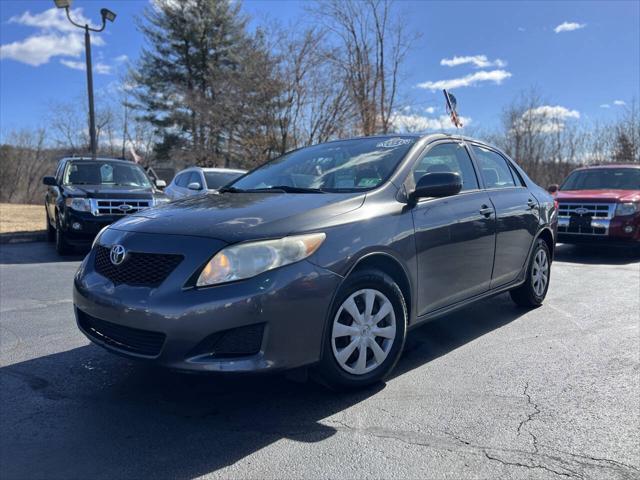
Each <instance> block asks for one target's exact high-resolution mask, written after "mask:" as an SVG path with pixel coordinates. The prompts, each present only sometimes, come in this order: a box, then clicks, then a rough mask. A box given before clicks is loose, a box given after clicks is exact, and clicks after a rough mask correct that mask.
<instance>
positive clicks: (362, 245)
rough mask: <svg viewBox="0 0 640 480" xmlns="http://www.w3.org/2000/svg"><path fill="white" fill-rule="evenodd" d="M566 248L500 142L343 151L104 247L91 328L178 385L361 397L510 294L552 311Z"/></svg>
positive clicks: (400, 144) (137, 218)
mask: <svg viewBox="0 0 640 480" xmlns="http://www.w3.org/2000/svg"><path fill="white" fill-rule="evenodd" d="M555 235H556V213H555V207H554V201H553V198H552V197H551V196H550V195H549V194H548V193H547V192H545V191H544V190H543V189H541V188H539V187H538V186H537V185H535V184H534V183H533V182H532V181H531V180H530V179H529V177H527V175H526V173H525V172H524V171H523V170H522V169H521V168H520V167H518V165H516V164H515V163H514V162H513V161H512V160H511V159H510V158H508V157H507V156H506V155H505V154H504V153H502V152H500V151H499V150H498V149H496V148H494V147H491V146H489V145H487V144H485V143H482V142H479V141H477V140H473V139H470V138H461V137H458V136H456V137H452V136H446V135H428V136H417V135H416V136H411V135H399V136H398V135H396V136H381V137H366V138H357V139H352V140H344V141H335V142H330V143H325V144H321V145H315V146H312V147H307V148H303V149H300V150H296V151H293V152H290V153H288V154H286V155H284V156H282V157H280V158H278V159H276V160H273V161H271V162H269V163H267V164H265V165H263V166H261V167H259V168H257V169H255V170H253V171H252V172H250V173H248V174H246V175H245V176H243V177H241V178H240V179H238V180H237V181H235V182H234V183H233V184H232V185H231V186H228V187H226V188H224V189H223V190H221V191H220V193H219V194H211V195H206V196H200V197H193V198H188V199H185V200H180V201H177V202H174V203H170V204H166V205H163V206H160V207H158V208H153V209H149V210H144V211H141V212H139V213H136V214H134V215H130V216H127V217H126V218H123V219H122V220H120V221H118V222H116V223H115V224H113V225H111V226H109V227H107V228H106V229H104V230H103V231H101V233H100V234H99V235H98V237H97V238H96V240H95V242H94V245H93V248H92V250H91V252H90V253H89V254H88V255H87V257H86V258H85V259H84V261H83V262H82V265H81V266H80V269H79V271H78V273H77V275H76V277H75V282H74V283H75V288H74V303H75V312H76V318H77V322H78V326H79V328H80V329H81V330H82V332H84V334H85V335H87V337H89V339H91V340H92V341H93V342H95V343H97V344H98V345H101V346H103V347H104V348H106V349H108V350H110V351H113V352H115V353H119V354H121V355H125V356H128V357H132V358H139V359H147V360H151V361H153V362H156V363H158V364H161V365H164V366H167V367H170V368H175V369H181V370H189V371H204V372H259V371H265V372H266V371H276V370H283V369H293V368H297V367H303V366H310V367H311V372H312V373H313V374H314V375H316V376H317V377H318V378H320V379H321V380H322V381H323V382H324V383H325V384H328V385H330V386H333V387H336V388H349V387H359V386H364V385H367V384H370V383H372V382H375V381H378V380H380V379H382V378H383V377H384V376H385V375H387V374H388V373H389V372H390V371H391V370H392V368H393V367H394V365H395V363H396V362H397V361H398V358H399V357H400V354H401V352H402V348H403V345H404V341H405V336H406V334H407V330H408V329H410V328H412V327H414V326H416V325H419V324H420V323H422V322H425V321H427V320H429V319H432V318H434V317H436V316H439V315H442V314H444V313H447V312H450V311H451V310H453V309H455V308H459V307H462V306H465V305H468V304H469V303H471V302H475V301H477V300H480V299H482V298H485V297H487V296H490V295H495V294H497V293H500V292H505V291H509V292H510V293H511V296H512V298H513V300H514V301H515V302H516V303H517V304H518V305H520V306H525V307H535V306H537V305H540V304H541V303H542V301H543V299H544V297H545V295H546V293H547V289H548V287H549V278H550V267H551V261H552V258H553V250H554V243H555V240H554V239H555Z"/></svg>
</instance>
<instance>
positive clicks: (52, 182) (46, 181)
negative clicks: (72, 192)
mask: <svg viewBox="0 0 640 480" xmlns="http://www.w3.org/2000/svg"><path fill="white" fill-rule="evenodd" d="M42 184H43V185H47V186H48V187H55V186H56V185H57V184H58V182H56V178H55V177H43V178H42Z"/></svg>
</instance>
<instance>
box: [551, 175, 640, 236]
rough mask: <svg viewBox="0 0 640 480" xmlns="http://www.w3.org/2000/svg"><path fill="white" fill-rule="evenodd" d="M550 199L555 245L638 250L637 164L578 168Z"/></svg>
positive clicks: (639, 185)
mask: <svg viewBox="0 0 640 480" xmlns="http://www.w3.org/2000/svg"><path fill="white" fill-rule="evenodd" d="M554 196H555V199H556V202H557V203H558V241H559V242H561V243H588V242H591V243H594V242H606V243H616V244H624V245H631V246H635V247H636V248H640V165H613V164H612V165H598V166H592V167H584V168H578V169H576V170H574V171H573V172H571V173H570V174H569V176H568V177H567V178H566V180H565V181H564V183H563V184H562V185H561V186H560V188H559V189H558V190H557V191H556V192H555V193H554Z"/></svg>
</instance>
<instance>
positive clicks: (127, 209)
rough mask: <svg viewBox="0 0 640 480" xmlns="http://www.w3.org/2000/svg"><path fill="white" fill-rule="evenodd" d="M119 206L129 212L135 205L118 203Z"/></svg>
mask: <svg viewBox="0 0 640 480" xmlns="http://www.w3.org/2000/svg"><path fill="white" fill-rule="evenodd" d="M118 208H119V209H120V210H122V211H123V212H128V211H129V210H131V209H132V208H133V207H132V206H131V205H127V204H126V203H124V204H122V205H118Z"/></svg>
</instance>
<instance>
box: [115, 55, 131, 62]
mask: <svg viewBox="0 0 640 480" xmlns="http://www.w3.org/2000/svg"><path fill="white" fill-rule="evenodd" d="M113 60H114V61H115V62H116V63H126V62H128V61H129V57H128V56H126V55H118V56H117V57H116V58H114V59H113Z"/></svg>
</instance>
